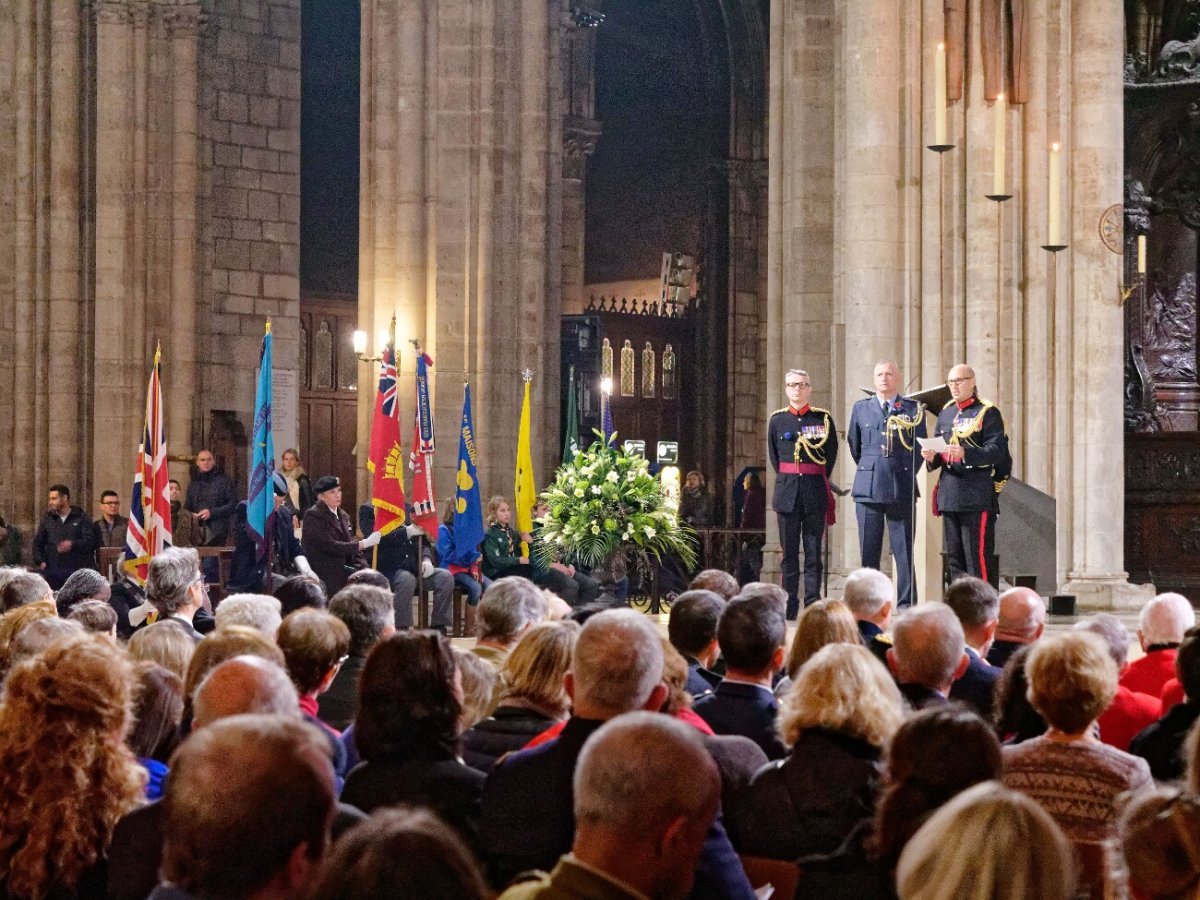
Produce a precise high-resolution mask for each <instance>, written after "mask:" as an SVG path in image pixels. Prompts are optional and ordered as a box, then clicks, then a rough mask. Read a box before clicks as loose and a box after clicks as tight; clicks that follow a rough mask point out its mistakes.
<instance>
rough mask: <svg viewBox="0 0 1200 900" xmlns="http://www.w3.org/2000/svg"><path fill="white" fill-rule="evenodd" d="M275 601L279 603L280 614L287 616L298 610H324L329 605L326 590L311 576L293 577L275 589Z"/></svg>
mask: <svg viewBox="0 0 1200 900" xmlns="http://www.w3.org/2000/svg"><path fill="white" fill-rule="evenodd" d="M275 599H276V600H278V601H279V614H280V615H281V616H287V615H289V614H290V613H293V612H295V611H296V610H298V609H303V608H305V607H309V606H311V607H313V608H315V609H324V608H325V607H327V606H328V605H329V601H328V600H327V599H326V597H325V589H324V588H323V587H321V583H320V582H319V581H318V580H317V579H316V578H315V577H314V576H310V575H293V576H292V577H291V578H288V579H285V580H284V582H283V584H281V585H280V586H279V587H277V588H275Z"/></svg>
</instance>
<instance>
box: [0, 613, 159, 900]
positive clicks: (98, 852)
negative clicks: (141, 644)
mask: <svg viewBox="0 0 1200 900" xmlns="http://www.w3.org/2000/svg"><path fill="white" fill-rule="evenodd" d="M133 683H134V679H133V672H132V669H131V666H130V663H129V661H128V659H127V658H126V656H125V654H124V652H123V651H122V650H121V649H120V648H118V647H116V646H115V645H114V644H113V643H112V641H109V640H107V639H105V638H103V637H101V636H99V635H86V634H85V635H79V636H77V637H70V638H66V639H64V640H61V641H58V642H56V643H54V644H53V645H51V646H50V647H49V648H47V650H46V651H45V652H43V653H41V654H40V655H38V656H35V657H33V658H31V659H27V660H25V661H24V662H22V663H21V664H19V665H17V666H16V667H15V668H14V669H13V670H12V672H11V673H10V674H9V677H8V680H7V682H6V685H5V702H4V703H3V705H0V797H4V798H5V799H4V815H3V816H2V817H0V895H2V896H6V897H9V898H35V897H36V898H42V897H46V896H49V895H55V896H57V895H65V896H77V897H92V896H104V886H105V854H106V852H107V850H108V845H109V842H110V840H111V839H112V831H113V827H114V826H115V825H116V823H117V820H118V819H119V818H121V816H123V815H124V814H125V813H127V812H129V811H130V810H131V809H133V808H134V807H135V806H137V805H138V803H139V802H140V801H141V799H142V796H143V791H144V787H145V784H146V771H145V770H144V769H143V768H142V767H141V766H139V765H138V763H137V759H136V758H135V757H134V755H133V751H132V750H130V749H129V747H128V746H126V744H125V734H126V732H127V731H128V729H129V724H130V706H131V701H132V693H133ZM66 798H69V802H64V799H66Z"/></svg>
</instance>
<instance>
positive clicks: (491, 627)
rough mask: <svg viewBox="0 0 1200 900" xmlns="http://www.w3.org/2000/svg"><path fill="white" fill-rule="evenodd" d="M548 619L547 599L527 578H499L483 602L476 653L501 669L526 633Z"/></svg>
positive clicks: (486, 593)
mask: <svg viewBox="0 0 1200 900" xmlns="http://www.w3.org/2000/svg"><path fill="white" fill-rule="evenodd" d="M545 618H546V597H545V595H544V594H543V593H542V591H541V590H540V589H539V588H538V587H537V586H536V585H535V584H534V583H533V582H532V581H529V580H528V579H525V578H498V579H497V580H496V581H494V582H493V583H492V586H491V587H489V588H488V589H487V590H486V591H484V592H483V599H482V600H480V601H479V611H478V614H477V618H476V621H475V629H476V631H478V632H479V639H478V640H477V641H476V642H475V646H474V647H472V648H471V649H472V651H473V652H474V653H476V654H478V655H479V656H482V657H483V658H484V659H485V660H487V661H488V662H490V663H491V664H492V665H493V666H495V667H496V669H497V670H499V669H502V668H504V661H505V659H507V658H508V654H509V653H510V652H512V649H513V648H514V647H515V646H516V645H517V641H519V640H521V638H522V636H523V635H524V634H525V632H527V631H529V629H530V628H532V627H533V626H534V625H537V624H538V623H539V622H542V621H544V620H545Z"/></svg>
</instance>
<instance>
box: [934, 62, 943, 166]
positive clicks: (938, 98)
mask: <svg viewBox="0 0 1200 900" xmlns="http://www.w3.org/2000/svg"><path fill="white" fill-rule="evenodd" d="M933 85H934V87H933V142H934V144H937V145H939V146H945V144H946V45H945V44H938V45H937V53H936V54H935V55H934V58H933Z"/></svg>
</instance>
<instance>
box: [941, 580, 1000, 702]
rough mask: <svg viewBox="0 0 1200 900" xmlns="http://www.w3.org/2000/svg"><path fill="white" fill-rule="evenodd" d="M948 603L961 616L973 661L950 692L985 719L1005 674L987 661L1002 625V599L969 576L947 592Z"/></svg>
mask: <svg viewBox="0 0 1200 900" xmlns="http://www.w3.org/2000/svg"><path fill="white" fill-rule="evenodd" d="M945 602H946V605H947V606H949V607H950V608H951V609H952V610H954V614H955V615H956V616H958V621H959V623H960V624H961V625H962V630H963V636H964V637H965V638H966V641H967V656H968V657H970V665H968V666H967V670H966V671H965V672H963V674H962V676H961V677H960V678H958V680H956V681H955V682H954V686H953V687H952V688H950V699H951V700H961V701H962V702H963V703H966V704H967V705H968V706H970V707H972V708H973V709H974V710H975V711H976V712H977V713H979V714H980V715H981V716H984V717H986V716H988V715H989V714H990V713H991V711H992V698H993V697H994V696H995V692H996V682H997V681H998V680H999V679H1000V672H1001V671H1002V670H1001V669H1000V668H998V667H997V666H993V665H992V664H991V663H989V662H988V661H987V654H988V650H990V649H991V647H992V640H993V638H994V637H995V635H996V626H997V624H998V623H999V615H1000V595H999V594H997V593H996V589H995V588H994V587H992V586H991V585H990V584H988V583H987V582H986V581H983V580H981V579H979V578H972V577H970V576H966V577H964V578H960V579H958V580H957V581H955V582H954V583H953V584H952V585H950V587H948V588H947V589H946V598H945Z"/></svg>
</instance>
